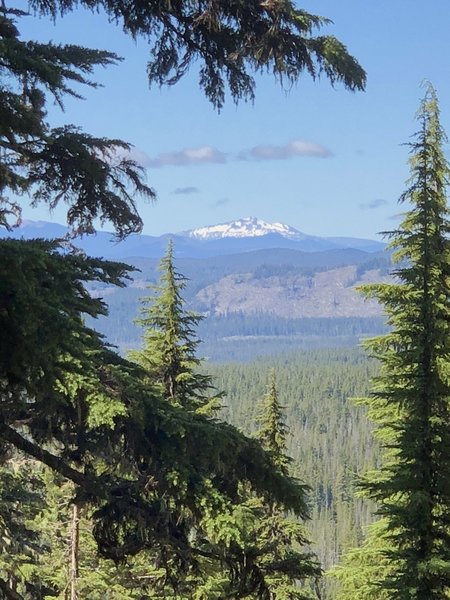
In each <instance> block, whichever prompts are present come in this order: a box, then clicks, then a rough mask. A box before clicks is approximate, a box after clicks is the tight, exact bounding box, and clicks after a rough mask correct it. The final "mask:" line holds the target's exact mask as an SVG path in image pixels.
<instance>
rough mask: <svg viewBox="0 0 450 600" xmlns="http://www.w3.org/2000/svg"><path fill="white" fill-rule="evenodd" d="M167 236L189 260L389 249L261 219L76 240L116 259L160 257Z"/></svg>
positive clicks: (57, 231)
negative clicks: (278, 252)
mask: <svg viewBox="0 0 450 600" xmlns="http://www.w3.org/2000/svg"><path fill="white" fill-rule="evenodd" d="M67 233H68V228H67V227H65V226H64V225H60V224H57V223H50V222H47V221H30V220H26V221H23V223H22V225H21V226H19V227H18V228H16V229H14V230H13V231H12V232H7V231H1V230H0V238H4V237H12V238H16V239H18V238H19V239H20V238H24V239H32V238H37V237H40V238H42V237H43V238H53V237H63V236H64V235H66V234H67ZM229 234H231V235H229ZM169 239H172V240H173V241H174V247H175V255H176V256H177V257H185V258H208V257H215V256H217V257H218V256H227V255H231V254H240V253H244V252H254V251H258V250H268V249H272V248H273V249H275V248H279V249H290V250H298V251H302V252H320V251H325V250H342V249H347V248H352V249H358V250H363V251H365V252H369V253H370V252H377V251H379V250H381V249H383V248H384V247H385V244H383V243H382V242H379V241H376V240H368V239H364V238H352V237H329V238H327V237H320V236H314V235H308V234H305V233H302V232H300V231H299V230H297V229H295V228H293V227H290V226H289V225H285V224H283V223H278V222H277V223H268V222H266V221H263V220H262V219H259V218H257V217H246V218H244V219H237V220H235V221H230V222H228V223H222V224H218V225H211V226H206V227H200V228H197V229H192V230H188V231H184V232H179V233H173V234H172V233H166V234H163V235H160V236H150V235H146V234H132V235H130V236H128V237H127V238H126V239H125V240H123V241H121V242H117V241H116V240H115V239H114V235H113V234H112V233H109V232H104V231H98V232H96V234H94V235H89V236H83V237H78V238H75V240H74V244H75V245H76V246H78V247H79V248H81V249H82V250H83V251H85V252H86V253H87V254H89V255H91V256H99V257H100V256H101V257H104V258H108V259H116V260H119V259H126V258H127V257H139V256H143V257H148V258H156V259H159V258H161V257H162V256H163V254H164V252H165V250H166V247H167V243H168V240H169Z"/></svg>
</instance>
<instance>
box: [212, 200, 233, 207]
mask: <svg viewBox="0 0 450 600" xmlns="http://www.w3.org/2000/svg"><path fill="white" fill-rule="evenodd" d="M229 202H230V199H229V198H219V200H216V201H215V202H212V203H211V204H210V206H211V207H213V208H216V207H217V206H225V205H226V204H228V203H229Z"/></svg>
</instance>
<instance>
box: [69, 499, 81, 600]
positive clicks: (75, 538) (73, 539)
mask: <svg viewBox="0 0 450 600" xmlns="http://www.w3.org/2000/svg"><path fill="white" fill-rule="evenodd" d="M79 545H80V507H79V506H78V504H73V505H72V521H71V525H70V539H69V583H68V586H67V594H66V598H67V600H78V594H77V581H78V574H79V573H78V571H79V570H78V560H79V556H78V551H79Z"/></svg>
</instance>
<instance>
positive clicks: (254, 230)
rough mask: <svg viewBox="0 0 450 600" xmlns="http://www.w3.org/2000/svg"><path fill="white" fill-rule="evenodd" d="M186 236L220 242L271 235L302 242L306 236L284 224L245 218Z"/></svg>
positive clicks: (199, 229)
mask: <svg viewBox="0 0 450 600" xmlns="http://www.w3.org/2000/svg"><path fill="white" fill-rule="evenodd" d="M183 233H184V235H186V236H188V237H190V238H193V239H196V240H218V239H223V238H230V237H232V238H247V237H260V236H263V235H268V234H269V233H277V234H278V235H281V236H283V237H284V238H288V239H290V240H301V239H304V238H305V237H306V236H305V234H303V233H301V231H298V229H294V227H290V226H289V225H284V224H283V223H267V221H263V220H262V219H258V218H257V217H245V218H244V219H238V220H236V221H230V222H229V223H219V224H218V225H210V226H208V227H199V228H198V229H191V230H190V231H186V232H183Z"/></svg>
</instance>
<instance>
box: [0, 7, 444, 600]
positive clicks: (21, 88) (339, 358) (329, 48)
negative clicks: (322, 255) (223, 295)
mask: <svg viewBox="0 0 450 600" xmlns="http://www.w3.org/2000/svg"><path fill="white" fill-rule="evenodd" d="M79 10H85V11H86V14H87V13H89V14H91V13H92V14H94V15H96V14H99V13H102V14H103V15H106V17H107V21H106V24H105V27H106V28H108V27H113V26H114V24H116V25H117V24H118V25H120V27H121V29H122V30H123V34H124V35H125V36H128V37H130V38H131V39H132V40H134V41H138V40H144V41H145V42H146V43H148V45H149V48H150V53H149V57H148V62H147V65H146V74H147V77H148V81H149V83H150V84H156V85H158V86H164V85H169V86H172V85H175V84H178V83H179V82H180V80H181V79H185V78H186V77H187V76H188V71H189V69H190V68H193V67H194V65H195V68H198V70H199V82H198V83H199V87H200V89H201V90H202V92H203V93H204V95H205V97H206V99H207V100H208V101H209V102H210V103H211V105H212V107H213V108H214V109H215V110H217V111H220V110H223V108H224V105H225V103H229V102H230V100H231V101H234V102H235V103H239V102H240V101H242V100H244V101H245V100H249V101H253V100H254V98H255V85H256V79H258V78H259V77H260V76H261V74H262V73H265V72H266V71H267V72H268V73H270V74H272V75H273V76H274V77H275V79H276V80H278V81H279V82H281V83H284V84H287V85H288V87H289V86H290V87H292V86H293V85H294V84H295V83H296V82H297V81H298V80H299V79H300V78H301V77H302V76H303V75H307V76H309V78H310V79H312V80H313V81H316V80H317V79H319V78H320V77H321V78H322V80H325V81H326V82H328V83H330V84H331V85H332V86H335V85H336V86H337V85H339V86H340V87H341V88H342V90H343V91H353V92H362V91H364V90H365V88H366V73H365V71H364V69H363V68H362V67H361V66H360V64H359V62H358V61H357V60H356V59H355V58H354V57H353V56H352V55H351V54H350V53H349V51H348V50H347V48H346V46H345V45H344V44H343V43H342V42H341V41H339V40H338V39H337V38H336V37H335V36H333V35H327V34H325V33H323V31H322V29H323V28H324V27H326V26H329V25H331V22H330V20H329V19H327V18H325V17H320V16H318V15H315V14H311V13H309V12H307V11H306V10H304V9H301V8H299V7H297V5H296V4H295V3H294V2H291V1H290V0H273V1H264V2H262V1H260V0H246V1H245V2H243V1H242V0H229V1H228V2H226V3H224V2H222V1H221V0H196V1H195V2H194V1H193V2H191V1H185V0H176V1H173V2H172V1H170V2H166V1H154V0H145V1H144V0H132V1H128V0H127V1H125V0H29V2H28V3H23V4H21V5H20V7H18V6H15V5H11V6H10V5H9V4H7V3H6V2H5V1H4V2H2V3H1V5H0V70H1V73H2V79H1V82H0V140H1V146H0V226H1V227H2V228H4V229H5V230H8V231H13V230H14V228H17V227H19V226H20V223H21V219H22V216H23V214H24V211H25V210H26V206H27V205H28V204H30V205H31V207H32V208H33V209H36V208H37V207H38V206H41V205H45V206H46V207H47V208H48V209H49V210H51V211H55V210H63V211H64V214H65V219H66V222H67V225H68V226H69V228H70V234H69V235H66V236H65V237H62V238H55V239H44V238H37V239H31V240H25V239H14V238H13V237H12V236H11V237H8V236H5V237H3V238H2V239H0V402H1V404H0V436H1V442H2V443H1V445H0V598H2V599H5V600H51V599H59V600H96V599H98V600H100V599H102V600H122V599H123V600H146V599H150V598H166V599H172V600H175V599H180V600H190V599H192V600H214V599H216V600H227V599H229V600H233V599H234V600H238V599H244V598H248V599H254V600H350V599H351V600H445V599H448V598H450V336H449V329H450V236H449V234H450V213H449V211H448V208H447V188H448V185H449V183H450V166H449V164H448V162H447V159H446V155H445V144H446V143H447V138H446V134H445V131H444V129H443V127H442V125H441V114H440V108H439V102H438V97H437V93H436V91H435V89H434V87H433V86H432V84H431V83H428V82H425V83H424V85H423V90H422V92H423V99H422V100H421V102H420V105H419V110H418V112H417V115H416V121H415V124H416V131H415V133H413V135H412V137H411V138H409V142H408V144H407V148H408V150H409V179H408V181H407V183H406V185H405V191H404V193H403V194H402V195H401V197H400V199H399V203H400V209H401V210H402V211H403V212H402V215H401V221H400V224H399V225H398V226H397V227H395V228H394V229H393V230H392V231H389V232H387V233H386V234H385V235H386V238H387V241H388V259H385V258H382V257H380V256H378V255H377V256H374V257H372V259H370V260H366V259H367V256H365V257H363V255H364V252H359V253H358V252H357V253H356V254H358V256H359V259H358V260H359V261H360V262H359V263H358V264H356V263H352V264H351V265H348V264H344V265H342V264H340V263H339V268H341V267H342V268H343V269H347V270H346V271H345V277H346V278H347V279H346V281H347V282H348V281H351V282H352V283H353V284H355V285H357V287H358V293H359V294H361V297H363V298H365V299H366V301H367V302H368V303H370V306H371V310H372V312H371V314H370V316H369V320H365V319H362V320H361V319H360V315H359V313H357V312H355V314H353V316H352V317H351V318H350V320H347V317H342V318H340V317H337V318H336V319H335V320H333V321H332V322H331V324H330V322H329V321H327V317H320V316H315V313H314V311H313V312H312V313H311V315H312V316H311V318H312V319H313V320H312V321H309V320H308V318H307V317H304V316H302V317H299V316H298V315H290V314H289V310H290V307H291V306H292V304H287V305H286V306H287V308H286V312H287V317H286V315H284V316H283V317H282V318H281V319H280V318H279V316H278V317H277V316H276V315H275V316H274V318H273V322H270V323H268V318H267V315H266V316H265V317H264V323H263V324H262V322H261V321H258V319H257V317H258V315H257V314H255V315H253V317H254V320H252V318H249V320H248V321H247V322H245V323H244V324H243V323H242V321H246V316H245V313H244V312H239V311H236V314H234V315H233V319H234V321H233V322H232V321H231V320H230V321H229V322H227V323H226V324H225V325H224V323H223V322H221V320H220V318H219V319H216V322H215V323H214V327H216V328H217V329H220V328H221V327H223V330H225V331H226V330H227V327H234V328H236V327H237V329H238V330H242V331H241V333H244V330H245V329H246V328H247V330H248V331H252V330H253V329H252V328H255V327H256V329H257V328H258V327H263V330H264V332H265V333H267V332H268V331H271V330H274V331H282V332H283V335H285V336H287V337H289V335H290V334H291V333H295V335H296V336H297V337H298V336H301V335H304V334H306V333H308V332H309V334H310V335H311V337H314V335H316V334H317V335H319V333H320V335H321V336H322V337H323V338H324V339H330V338H334V343H332V344H330V345H332V346H333V347H323V346H324V344H323V343H321V344H318V346H322V347H316V348H311V347H309V348H308V349H305V347H304V346H302V344H298V345H297V344H295V348H296V349H295V350H294V351H293V347H292V346H293V344H292V342H291V343H289V344H287V345H286V346H285V347H279V348H278V350H280V351H279V352H278V353H277V354H276V355H271V354H270V353H268V352H264V351H261V352H259V353H258V352H255V348H253V349H252V353H251V354H245V355H244V353H240V351H239V343H240V340H239V336H237V338H238V339H235V340H234V342H235V346H234V349H233V351H232V352H228V354H227V352H222V354H221V353H220V352H218V353H217V354H216V358H217V357H219V356H221V357H222V358H228V359H233V360H228V361H224V360H222V361H219V360H216V361H210V362H207V361H202V358H201V350H202V345H201V339H200V333H201V328H202V326H204V323H205V321H206V320H207V317H206V315H205V314H200V313H197V312H195V311H192V310H190V309H189V307H188V306H187V304H186V297H185V294H186V292H187V285H188V281H187V277H186V276H185V274H183V272H181V270H179V268H178V266H177V258H176V248H175V246H174V243H173V242H172V241H169V243H168V246H167V250H166V253H165V255H164V257H163V258H162V260H161V261H160V263H159V266H158V276H157V278H156V281H155V282H154V283H153V285H150V286H148V288H147V289H146V290H145V291H144V292H143V294H141V293H140V292H139V297H140V309H139V312H138V314H137V315H136V321H135V323H136V327H137V329H138V330H139V333H140V343H139V346H138V347H135V348H133V349H132V350H130V351H125V348H124V347H121V348H120V351H119V349H118V348H117V347H116V346H114V345H113V344H112V343H111V341H113V339H112V338H113V336H112V335H110V329H111V324H109V326H110V329H109V330H108V329H107V330H105V333H106V335H104V334H102V333H100V332H99V330H98V329H101V327H99V328H98V329H97V328H96V325H97V323H98V322H99V321H98V319H99V318H103V317H106V316H107V315H108V304H107V300H108V297H107V294H106V293H105V294H104V297H103V296H102V292H104V291H105V290H106V289H109V288H114V287H119V288H124V287H125V286H126V285H127V283H130V282H131V281H133V279H132V277H133V272H134V266H130V265H128V264H127V263H126V262H118V261H110V260H104V259H102V258H97V257H92V256H91V257H90V256H88V255H87V254H86V253H85V252H83V251H81V250H80V249H79V248H77V246H76V239H77V236H80V235H85V236H86V235H90V234H94V233H95V228H96V227H97V226H98V225H99V224H100V225H103V224H105V223H109V224H111V225H112V226H113V227H114V229H115V235H116V241H120V240H123V239H125V238H127V236H129V235H131V234H133V233H140V232H141V231H142V229H143V227H144V223H143V219H142V217H141V215H140V212H139V210H138V200H139V199H141V200H142V199H144V200H145V199H146V200H147V201H154V200H155V199H156V191H155V189H154V188H153V187H152V186H151V185H149V184H148V183H147V179H146V175H147V174H146V166H145V164H143V161H141V162H139V160H138V159H137V157H138V154H137V153H136V152H135V153H134V154H133V148H132V145H131V144H129V143H128V142H125V141H122V140H121V139H116V138H106V137H103V136H101V135H96V134H94V133H92V134H91V133H86V132H85V131H84V130H83V129H82V128H81V127H78V126H77V125H74V124H67V123H62V122H61V118H64V119H65V113H64V110H65V107H66V106H68V107H69V108H71V107H73V102H75V101H78V100H80V99H82V93H81V92H80V90H85V92H86V94H87V93H88V92H89V91H93V90H95V89H97V88H98V87H99V85H100V84H99V83H98V82H97V81H96V77H97V68H98V67H107V66H112V65H115V64H117V63H119V62H120V61H121V60H122V59H121V57H120V56H119V55H117V54H116V53H114V52H110V51H107V50H96V49H91V48H88V47H85V46H83V45H74V44H60V43H56V42H52V41H48V40H45V41H35V40H31V39H24V37H22V34H21V31H22V30H21V27H22V28H23V30H24V31H27V30H26V25H24V24H25V23H26V22H27V20H33V19H35V22H36V23H37V22H38V21H39V18H42V19H44V18H49V17H50V19H51V20H53V22H55V23H57V22H59V21H60V20H62V21H63V22H64V21H65V19H67V18H68V15H69V14H71V13H77V11H79ZM25 37H26V36H25ZM180 85H182V84H181V83H180ZM55 110H58V113H57V114H58V117H57V118H56V117H55V114H56V113H55ZM72 110H73V108H72ZM59 111H61V114H60V112H59ZM61 115H62V117H61ZM51 122H54V124H55V126H53V125H52V124H51ZM74 122H76V119H74ZM287 148H288V150H289V152H294V153H297V155H299V153H300V154H302V153H303V154H302V155H304V154H305V152H306V153H307V154H308V156H309V157H310V158H311V157H312V156H315V157H316V158H317V157H319V158H323V159H325V158H331V155H332V153H331V152H330V151H328V150H327V149H326V148H324V147H322V146H318V145H317V144H316V145H314V144H306V143H305V142H298V141H294V142H291V143H290V144H288V146H287ZM305 149H306V150H305ZM269 150H270V152H271V153H272V155H273V156H274V157H275V158H274V160H275V161H277V160H282V159H285V158H286V152H287V151H288V150H286V148H284V149H283V148H281V149H280V148H279V147H277V148H275V152H274V149H273V148H271V149H270V148H269ZM403 150H405V149H404V148H403ZM261 152H262V154H263V155H264V156H263V159H264V158H265V155H267V152H268V150H267V146H264V147H263V150H261V148H259V150H258V151H256V150H255V148H254V149H253V154H254V155H257V158H258V159H261V156H260V155H261ZM270 152H269V153H270ZM258 153H259V154H258ZM405 153H406V150H405ZM212 154H213V157H215V158H214V160H215V161H216V163H217V164H222V163H225V162H226V160H227V157H226V155H225V154H224V153H222V154H221V153H220V152H218V151H217V152H216V153H215V154H214V152H213V153H212ZM250 155H251V152H250ZM250 155H248V154H247V155H240V156H239V158H238V159H236V162H240V163H242V164H243V163H245V162H247V161H248V162H250V158H249V156H250ZM205 157H206V158H208V160H209V159H210V158H211V148H209V147H201V148H200V151H199V150H198V149H197V150H196V151H195V152H192V151H186V150H185V151H184V153H183V152H178V153H175V155H173V154H170V153H169V154H167V153H165V154H164V153H163V154H161V155H160V157H159V159H153V160H151V161H150V162H148V163H147V167H153V169H154V170H156V169H157V168H161V167H163V166H166V163H171V164H172V163H174V162H175V163H176V164H177V166H186V165H187V161H188V160H192V158H194V159H195V160H198V159H200V161H204V160H205ZM289 158H290V156H289ZM255 160H256V159H255ZM256 162H258V160H256ZM144 163H145V161H144ZM154 170H153V171H152V173H153V174H154ZM149 171H150V169H149ZM154 177H155V182H157V181H158V179H157V175H154ZM152 185H153V183H152ZM184 189H185V191H184V192H183V193H184V194H185V193H186V188H184ZM188 189H189V188H188ZM191 192H192V189H191ZM173 193H174V194H175V193H176V192H173ZM222 204H223V202H222ZM382 204H383V202H381V205H382ZM375 205H376V206H379V205H380V202H375ZM375 205H374V206H375ZM139 207H140V205H139ZM277 225H280V224H277ZM360 241H361V240H360ZM362 241H364V240H362ZM343 254H345V255H348V254H349V252H347V251H346V250H345V249H344V252H343ZM350 254H352V256H353V255H355V253H354V252H350ZM339 256H342V253H341V254H340V255H339ZM323 260H325V259H323ZM327 260H328V259H327ZM339 260H342V259H339ZM306 262H307V260H306ZM306 262H305V264H302V265H300V264H299V265H297V270H298V272H297V271H296V274H297V275H299V276H301V277H302V278H304V279H305V281H306V283H305V286H306V287H308V288H312V287H314V285H315V280H314V277H316V276H317V275H321V274H323V271H324V269H325V266H324V265H322V266H320V265H319V266H317V265H316V266H314V267H313V266H312V265H309V266H308V265H307V264H306ZM335 266H336V265H335ZM210 268H211V271H210V272H205V273H204V274H203V275H204V279H205V281H206V280H207V279H208V277H210V276H211V272H212V271H213V270H214V264H210ZM258 269H259V267H258V268H257V269H256V271H255V273H256V274H255V273H253V274H252V277H253V278H254V279H257V280H258V279H262V280H264V279H265V278H267V277H269V276H270V277H272V276H273V277H279V276H280V275H283V274H284V273H283V271H284V270H285V265H284V263H281V264H280V265H272V266H270V267H269V266H267V265H266V266H264V269H263V272H262V271H261V270H258ZM294 271H295V269H294ZM374 272H376V274H377V277H378V275H380V274H382V275H383V277H381V278H378V279H377V277H374V276H373V274H374ZM368 273H369V276H368V275H367V274H368ZM339 276H342V272H340V273H339ZM319 279H320V277H319ZM233 281H234V283H235V282H236V281H235V279H234V280H233ZM302 281H303V279H302ZM341 283H342V280H341V279H339V280H338V284H339V286H341V287H343V286H342V285H341ZM348 287H351V285H350V284H348ZM232 289H234V288H232ZM140 291H142V290H140ZM215 291H216V288H214V287H213V289H209V292H210V295H209V296H208V295H207V294H206V295H205V296H204V301H205V302H207V301H210V300H211V294H214V293H215ZM297 292H298V288H296V287H295V286H293V287H292V288H291V289H290V294H291V295H293V294H295V293H297ZM305 298H306V296H305ZM344 299H345V301H346V302H347V304H348V305H351V306H356V305H357V303H358V302H359V300H358V301H356V300H354V297H353V296H352V295H350V293H348V294H347V293H346V294H342V296H339V300H338V299H337V297H336V296H334V297H333V302H332V304H333V306H335V307H337V306H338V305H339V303H340V302H343V301H344ZM309 301H310V302H311V306H312V305H313V304H314V299H313V300H311V298H309ZM304 302H306V300H304ZM251 306H252V305H251ZM358 306H359V304H358ZM313 308H314V306H312V308H311V310H312V309H313ZM119 320H122V318H120V319H119ZM104 323H105V321H104V320H103V324H104ZM286 327H288V329H289V327H291V329H290V330H288V331H287V333H286V330H285V328H286ZM311 327H313V328H316V329H314V332H311ZM112 329H114V327H112ZM292 329H293V330H295V331H292ZM319 329H320V330H321V332H319ZM350 330H351V333H349V331H350ZM322 331H323V332H324V334H323V335H322ZM367 334H374V335H367ZM232 337H233V336H232ZM359 337H362V338H363V340H362V346H363V347H355V345H354V342H355V339H356V338H359ZM342 338H345V340H346V344H345V345H344V346H342V345H340V344H339V342H340V341H342ZM215 343H217V344H220V336H217V338H216V342H215ZM256 343H258V341H256ZM283 350H285V351H283ZM255 357H256V358H255Z"/></svg>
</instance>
